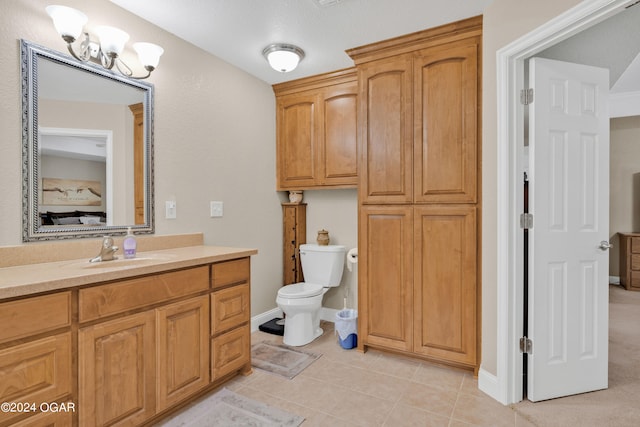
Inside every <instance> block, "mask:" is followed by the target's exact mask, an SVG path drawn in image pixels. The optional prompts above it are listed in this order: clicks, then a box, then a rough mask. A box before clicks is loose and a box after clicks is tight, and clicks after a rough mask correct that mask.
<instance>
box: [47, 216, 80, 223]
mask: <svg viewBox="0 0 640 427" xmlns="http://www.w3.org/2000/svg"><path fill="white" fill-rule="evenodd" d="M53 223H54V224H59V225H69V224H80V218H78V217H73V216H69V217H66V218H53Z"/></svg>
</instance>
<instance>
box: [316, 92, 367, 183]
mask: <svg viewBox="0 0 640 427" xmlns="http://www.w3.org/2000/svg"><path fill="white" fill-rule="evenodd" d="M357 101H358V84H357V82H351V83H343V84H340V85H335V86H330V87H328V88H326V89H325V90H324V103H323V106H322V107H323V117H324V120H323V128H322V137H321V140H322V144H319V147H318V148H319V149H320V153H319V160H320V171H319V173H320V176H322V185H341V186H344V185H353V186H356V185H357V184H358V162H357V141H356V139H357V120H356V119H357V108H358V105H357Z"/></svg>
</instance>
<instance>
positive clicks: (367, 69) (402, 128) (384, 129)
mask: <svg viewBox="0 0 640 427" xmlns="http://www.w3.org/2000/svg"><path fill="white" fill-rule="evenodd" d="M411 63H412V62H411V57H410V56H408V55H403V56H399V57H397V58H396V59H394V60H393V61H386V62H373V63H371V64H368V65H367V64H365V65H363V66H362V67H361V68H360V74H359V81H360V98H361V100H360V111H359V114H360V116H361V117H362V120H360V124H359V129H358V132H359V136H358V140H359V144H360V145H359V149H360V150H361V151H362V154H361V163H360V166H361V170H360V171H359V173H360V180H359V181H360V187H359V192H360V194H361V200H362V202H363V203H407V202H411V201H412V199H413V194H412V192H413V190H412V171H413V164H412V163H413V161H412V156H413V148H412V145H413V136H412V135H413V132H412V118H413V110H412V105H413V104H412V99H411V98H412V77H411V76H412V69H411Z"/></svg>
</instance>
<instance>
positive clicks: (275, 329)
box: [258, 317, 284, 336]
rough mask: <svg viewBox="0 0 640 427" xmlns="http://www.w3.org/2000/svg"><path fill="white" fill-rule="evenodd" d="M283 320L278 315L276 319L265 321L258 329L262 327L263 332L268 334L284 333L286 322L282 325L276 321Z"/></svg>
mask: <svg viewBox="0 0 640 427" xmlns="http://www.w3.org/2000/svg"><path fill="white" fill-rule="evenodd" d="M280 320H282V319H281V318H279V317H276V318H275V319H271V320H269V321H268V322H265V323H263V324H262V325H260V326H258V329H260V330H261V331H262V332H266V333H268V334H273V335H280V336H282V335H284V323H283V324H282V325H278V324H277V323H276V322H278V321H280Z"/></svg>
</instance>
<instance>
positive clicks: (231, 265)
mask: <svg viewBox="0 0 640 427" xmlns="http://www.w3.org/2000/svg"><path fill="white" fill-rule="evenodd" d="M250 275H251V265H250V259H249V257H247V258H241V259H235V260H233V261H225V262H219V263H215V264H213V267H212V272H211V276H212V279H211V281H212V286H213V289H218V288H221V287H224V286H229V285H235V284H238V283H245V282H247V283H248V282H249V277H250Z"/></svg>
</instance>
